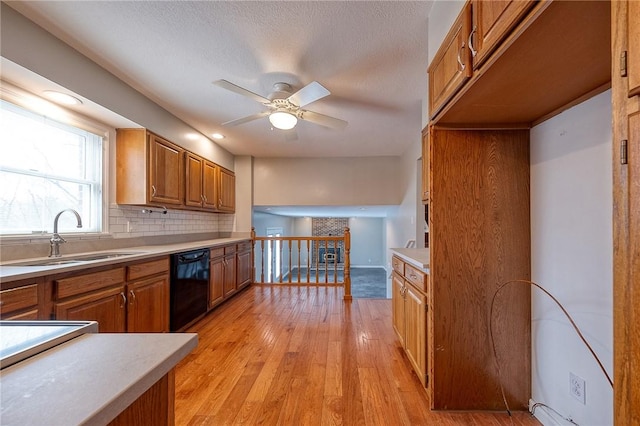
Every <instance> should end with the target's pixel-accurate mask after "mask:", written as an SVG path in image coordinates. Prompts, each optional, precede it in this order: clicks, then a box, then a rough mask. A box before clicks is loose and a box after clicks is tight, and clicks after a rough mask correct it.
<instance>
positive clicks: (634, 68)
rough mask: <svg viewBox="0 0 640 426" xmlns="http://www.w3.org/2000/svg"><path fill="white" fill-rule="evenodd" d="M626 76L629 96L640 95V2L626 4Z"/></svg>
mask: <svg viewBox="0 0 640 426" xmlns="http://www.w3.org/2000/svg"><path fill="white" fill-rule="evenodd" d="M628 8H629V13H628V15H627V19H628V23H627V26H628V32H627V38H628V42H627V49H628V51H627V75H628V77H629V96H635V95H640V30H638V28H640V2H638V1H630V2H628Z"/></svg>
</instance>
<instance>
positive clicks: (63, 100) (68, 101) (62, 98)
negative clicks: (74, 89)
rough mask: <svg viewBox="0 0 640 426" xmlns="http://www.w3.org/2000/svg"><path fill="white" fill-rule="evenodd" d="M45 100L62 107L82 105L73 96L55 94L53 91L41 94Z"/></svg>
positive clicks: (60, 93)
mask: <svg viewBox="0 0 640 426" xmlns="http://www.w3.org/2000/svg"><path fill="white" fill-rule="evenodd" d="M42 93H43V94H44V95H45V96H46V97H47V98H49V99H51V100H52V101H54V102H57V103H60V104H64V105H82V101H81V100H80V99H78V98H76V97H75V96H71V95H67V94H66V93H62V92H56V91H55V90H45V91H44V92H42Z"/></svg>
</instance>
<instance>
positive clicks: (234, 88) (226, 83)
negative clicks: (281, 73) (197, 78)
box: [213, 80, 271, 104]
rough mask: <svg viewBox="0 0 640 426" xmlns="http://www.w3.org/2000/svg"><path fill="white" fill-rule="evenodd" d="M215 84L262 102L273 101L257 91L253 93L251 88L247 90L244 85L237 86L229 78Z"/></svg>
mask: <svg viewBox="0 0 640 426" xmlns="http://www.w3.org/2000/svg"><path fill="white" fill-rule="evenodd" d="M213 84H215V85H216V86H218V87H222V88H223V89H227V90H230V91H232V92H235V93H237V94H239V95H242V96H246V97H248V98H251V99H253V100H254V101H256V102H260V103H261V104H269V103H271V101H270V100H269V99H267V98H265V97H264V96H260V95H258V94H257V93H253V92H252V91H250V90H247V89H245V88H243V87H240V86H237V85H235V84H233V83H231V82H229V81H227V80H216V81H214V82H213Z"/></svg>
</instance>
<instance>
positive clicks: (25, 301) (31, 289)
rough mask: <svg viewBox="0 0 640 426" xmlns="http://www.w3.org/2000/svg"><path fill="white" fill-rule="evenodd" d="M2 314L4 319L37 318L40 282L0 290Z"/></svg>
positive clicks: (0, 312) (0, 309)
mask: <svg viewBox="0 0 640 426" xmlns="http://www.w3.org/2000/svg"><path fill="white" fill-rule="evenodd" d="M0 315H1V316H0V318H2V319H3V320H37V319H38V284H36V283H34V284H28V285H25V286H22V287H17V288H12V289H8V290H3V291H0Z"/></svg>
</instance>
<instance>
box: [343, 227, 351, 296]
mask: <svg viewBox="0 0 640 426" xmlns="http://www.w3.org/2000/svg"><path fill="white" fill-rule="evenodd" d="M350 252H351V233H350V232H349V228H348V227H347V228H344V300H351V299H352V297H351V272H350V269H351V258H350V254H349V253H350Z"/></svg>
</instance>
